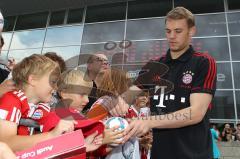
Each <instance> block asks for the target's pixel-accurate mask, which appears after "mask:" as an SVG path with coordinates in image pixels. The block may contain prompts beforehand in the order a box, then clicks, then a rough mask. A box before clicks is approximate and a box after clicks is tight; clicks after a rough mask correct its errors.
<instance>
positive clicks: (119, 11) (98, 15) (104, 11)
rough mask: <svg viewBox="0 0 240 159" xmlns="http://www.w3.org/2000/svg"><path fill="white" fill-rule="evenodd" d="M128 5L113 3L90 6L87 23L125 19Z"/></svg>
mask: <svg viewBox="0 0 240 159" xmlns="http://www.w3.org/2000/svg"><path fill="white" fill-rule="evenodd" d="M126 6H127V3H125V2H124V3H112V4H104V5H97V6H88V7H87V14H86V19H85V22H86V23H92V22H101V21H113V20H122V19H125V14H126Z"/></svg>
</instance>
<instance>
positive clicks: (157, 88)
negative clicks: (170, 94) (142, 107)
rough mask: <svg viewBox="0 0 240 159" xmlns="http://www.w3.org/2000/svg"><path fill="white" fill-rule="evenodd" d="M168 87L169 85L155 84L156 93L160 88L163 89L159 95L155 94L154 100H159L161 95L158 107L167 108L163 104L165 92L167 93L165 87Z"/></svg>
mask: <svg viewBox="0 0 240 159" xmlns="http://www.w3.org/2000/svg"><path fill="white" fill-rule="evenodd" d="M166 88H167V86H158V85H157V86H155V90H154V93H156V92H157V91H158V90H159V89H161V91H160V94H159V95H154V96H153V99H154V100H158V99H159V97H160V100H159V103H158V105H156V107H162V108H166V106H165V105H163V101H164V93H165V89H166Z"/></svg>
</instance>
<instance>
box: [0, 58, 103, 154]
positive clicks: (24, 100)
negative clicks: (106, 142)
mask: <svg viewBox="0 0 240 159" xmlns="http://www.w3.org/2000/svg"><path fill="white" fill-rule="evenodd" d="M12 73H13V80H14V81H15V83H16V86H17V88H18V90H16V91H12V92H8V93H6V94H4V95H3V96H2V97H1V98H0V140H1V141H4V142H6V143H7V144H8V145H9V146H10V148H11V149H12V150H13V151H20V150H24V149H27V148H30V147H32V146H34V145H36V144H37V143H39V142H41V141H44V140H47V139H50V138H53V137H56V136H58V135H61V134H63V133H67V132H70V131H73V130H74V124H76V122H75V121H73V120H59V121H58V123H57V125H56V126H55V127H54V128H53V129H52V130H51V131H50V132H45V133H41V134H35V135H32V136H26V135H28V134H30V130H28V129H25V130H24V129H20V127H19V121H20V120H21V119H23V118H27V119H34V118H33V117H34V116H33V115H34V113H36V109H38V103H39V102H46V103H47V102H49V101H50V99H51V97H52V92H53V91H54V89H55V87H56V82H57V80H58V77H59V75H60V69H59V66H58V65H57V64H56V63H55V62H54V61H52V60H51V59H49V58H47V57H45V56H43V55H36V54H34V55H31V56H29V57H27V58H25V59H23V60H22V61H21V62H20V63H18V64H17V65H16V66H15V68H14V70H13V72H12ZM38 114H39V115H40V113H39V112H38ZM35 115H36V114H35ZM35 117H36V116H35ZM20 130H22V131H20ZM94 135H95V136H96V134H94ZM97 139H98V138H97ZM96 143H97V144H98V143H101V139H99V140H96ZM100 145H101V144H100Z"/></svg>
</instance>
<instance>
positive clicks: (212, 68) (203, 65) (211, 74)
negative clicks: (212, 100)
mask: <svg viewBox="0 0 240 159" xmlns="http://www.w3.org/2000/svg"><path fill="white" fill-rule="evenodd" d="M216 74H217V66H216V62H215V60H214V59H213V58H212V57H211V56H209V55H205V57H203V59H202V60H201V61H200V63H199V67H198V70H197V72H196V74H195V75H194V79H193V85H192V89H191V93H209V94H212V95H214V93H215V90H216V80H217V78H216Z"/></svg>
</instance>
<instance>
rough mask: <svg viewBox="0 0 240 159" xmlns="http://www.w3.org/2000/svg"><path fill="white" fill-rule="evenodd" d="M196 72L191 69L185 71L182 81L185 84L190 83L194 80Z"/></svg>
mask: <svg viewBox="0 0 240 159" xmlns="http://www.w3.org/2000/svg"><path fill="white" fill-rule="evenodd" d="M193 75H194V73H192V72H191V71H186V72H184V73H183V78H182V81H183V83H184V84H190V83H191V82H192V79H193Z"/></svg>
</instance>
